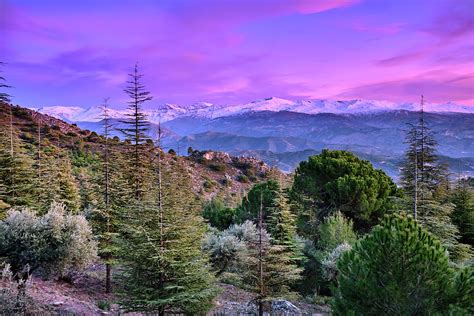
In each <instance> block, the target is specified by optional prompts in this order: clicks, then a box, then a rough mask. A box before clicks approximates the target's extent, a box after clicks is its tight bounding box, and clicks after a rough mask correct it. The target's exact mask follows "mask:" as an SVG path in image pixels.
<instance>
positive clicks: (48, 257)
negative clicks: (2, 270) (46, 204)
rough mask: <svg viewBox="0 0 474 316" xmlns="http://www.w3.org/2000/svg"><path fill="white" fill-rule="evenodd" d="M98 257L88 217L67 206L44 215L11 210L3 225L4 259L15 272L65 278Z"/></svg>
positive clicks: (0, 246)
mask: <svg viewBox="0 0 474 316" xmlns="http://www.w3.org/2000/svg"><path fill="white" fill-rule="evenodd" d="M96 254H97V245H96V242H95V241H94V240H93V235H92V230H91V228H90V227H89V224H88V223H87V221H86V219H85V217H84V216H82V215H70V214H68V213H66V210H65V207H64V205H63V204H58V203H53V204H52V205H51V207H50V209H49V211H48V212H47V213H46V214H45V215H43V216H37V215H36V214H35V213H33V212H32V211H30V210H29V209H23V210H11V211H9V213H8V215H7V218H5V219H4V220H3V221H1V222H0V258H2V259H4V260H5V262H7V263H9V264H10V265H11V268H12V271H13V273H20V271H21V270H22V269H23V268H24V267H25V266H29V267H30V271H31V272H34V271H36V270H40V271H42V272H43V273H44V274H45V275H46V276H59V277H64V276H66V275H67V274H68V273H70V272H72V271H73V270H76V269H82V268H85V267H86V266H87V265H88V264H90V263H91V262H92V261H93V260H94V259H95V258H96Z"/></svg>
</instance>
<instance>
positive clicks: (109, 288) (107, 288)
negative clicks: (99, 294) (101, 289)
mask: <svg viewBox="0 0 474 316" xmlns="http://www.w3.org/2000/svg"><path fill="white" fill-rule="evenodd" d="M111 270H112V267H111V265H110V263H106V264H105V293H110V292H112V284H111V282H110V277H111Z"/></svg>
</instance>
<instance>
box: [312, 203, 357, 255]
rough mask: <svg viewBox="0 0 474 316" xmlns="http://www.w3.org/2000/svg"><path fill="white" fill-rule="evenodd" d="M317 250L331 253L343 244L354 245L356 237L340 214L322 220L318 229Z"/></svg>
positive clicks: (348, 221) (352, 229)
mask: <svg viewBox="0 0 474 316" xmlns="http://www.w3.org/2000/svg"><path fill="white" fill-rule="evenodd" d="M318 230H319V238H318V242H317V245H318V248H319V249H321V250H324V251H332V250H333V249H335V248H336V247H337V246H339V245H340V244H343V243H347V244H350V245H352V244H354V243H355V242H356V240H357V236H356V234H355V232H354V228H353V224H352V221H351V220H350V219H347V218H346V217H344V215H342V213H341V212H336V213H335V214H334V215H331V216H329V217H327V218H325V219H324V221H323V222H322V223H321V225H320V226H319V228H318Z"/></svg>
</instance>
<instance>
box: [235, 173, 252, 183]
mask: <svg viewBox="0 0 474 316" xmlns="http://www.w3.org/2000/svg"><path fill="white" fill-rule="evenodd" d="M237 181H239V182H242V183H248V182H249V178H248V177H247V176H246V175H244V174H240V175H238V176H237Z"/></svg>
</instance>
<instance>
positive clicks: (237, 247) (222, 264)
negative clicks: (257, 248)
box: [203, 221, 258, 283]
mask: <svg viewBox="0 0 474 316" xmlns="http://www.w3.org/2000/svg"><path fill="white" fill-rule="evenodd" d="M257 234H258V232H257V228H256V226H255V224H254V223H252V222H250V221H246V222H244V223H243V224H240V225H232V226H230V227H229V228H228V229H226V230H224V231H223V232H218V231H217V232H216V231H214V232H210V233H209V234H208V235H207V236H206V238H205V240H204V243H203V249H204V250H205V251H206V252H207V253H208V254H209V256H210V258H211V262H212V265H213V267H214V269H215V270H216V272H217V274H218V275H221V274H224V273H225V278H227V279H233V280H239V279H240V275H239V274H241V273H239V266H238V263H239V261H240V259H241V256H242V255H243V254H244V253H245V252H246V250H247V244H249V243H250V242H252V241H254V240H255V239H256V238H257ZM240 272H242V271H240ZM236 282H237V281H236ZM236 282H234V283H236Z"/></svg>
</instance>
